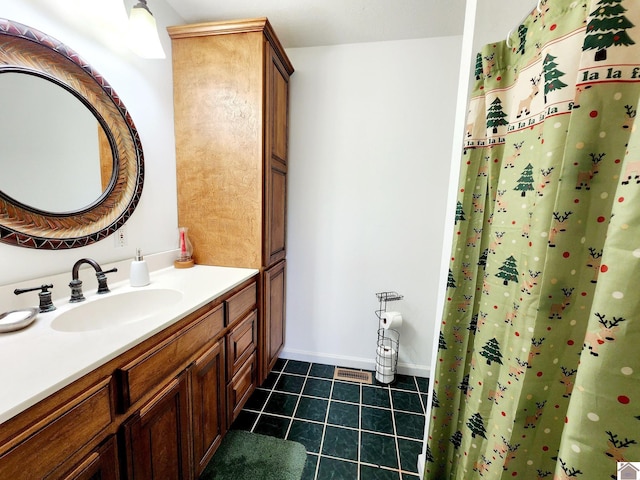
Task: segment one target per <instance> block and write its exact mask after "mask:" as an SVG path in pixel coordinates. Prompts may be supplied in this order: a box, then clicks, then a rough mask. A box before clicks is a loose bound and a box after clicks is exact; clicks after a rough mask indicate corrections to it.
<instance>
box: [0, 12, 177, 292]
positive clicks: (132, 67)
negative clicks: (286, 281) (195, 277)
mask: <svg viewBox="0 0 640 480" xmlns="http://www.w3.org/2000/svg"><path fill="white" fill-rule="evenodd" d="M109 3H110V2H109V1H108V0H102V1H101V2H99V3H96V4H95V5H94V6H92V7H88V6H87V2H86V1H83V0H65V1H64V2H52V1H50V0H3V1H2V8H1V9H0V16H2V17H4V18H8V19H10V20H13V21H17V22H20V23H23V24H26V25H28V26H30V27H33V28H36V29H38V30H41V31H43V32H45V33H47V34H49V35H51V36H53V37H54V38H56V39H58V40H60V41H62V42H64V43H65V44H66V45H68V46H69V47H71V48H72V49H74V50H75V51H76V52H78V53H79V54H80V56H82V57H83V58H84V59H85V60H86V61H87V62H88V63H89V64H90V65H92V66H93V67H94V68H95V69H96V70H97V71H98V72H99V73H100V74H102V75H103V76H104V77H105V78H106V79H107V81H108V82H109V83H110V84H111V86H112V87H113V88H114V90H115V91H116V92H117V94H118V95H119V96H120V97H121V98H122V100H123V102H124V104H125V105H126V107H127V109H128V110H129V113H130V114H131V117H132V118H133V121H134V123H135V125H136V128H137V129H138V132H139V133H140V137H141V140H142V147H143V150H144V160H145V172H146V176H145V183H144V189H143V193H142V199H141V201H140V203H139V204H138V208H137V209H136V211H135V212H134V214H133V216H132V217H131V218H130V220H129V221H128V222H127V224H126V231H127V236H128V245H127V247H125V248H119V249H117V248H115V242H114V241H113V239H112V238H111V237H110V238H107V239H105V240H103V241H101V242H98V243H96V244H94V245H91V246H88V247H82V248H78V249H73V250H65V251H55V252H52V251H38V250H33V249H26V248H20V247H15V246H12V245H7V244H0V265H1V268H0V285H6V284H10V283H15V282H18V281H21V280H27V279H30V278H37V277H42V276H45V275H49V274H55V273H61V272H66V271H68V272H71V267H72V266H73V263H74V262H75V261H76V260H78V259H79V258H82V257H92V258H94V259H96V260H97V261H98V262H100V263H108V262H111V261H117V260H121V259H125V258H130V257H132V256H133V255H134V253H135V248H136V247H141V248H142V249H143V252H145V253H147V254H149V253H156V252H161V251H166V250H170V249H173V248H175V247H176V246H177V202H176V185H175V182H176V180H175V145H174V134H173V91H172V88H173V87H172V77H171V45H170V40H169V37H168V35H167V33H166V30H165V27H166V26H167V25H176V24H182V23H184V22H183V20H182V19H181V18H180V17H179V16H178V15H177V14H176V13H175V12H174V11H173V10H172V9H171V8H170V7H169V6H168V5H167V4H166V3H165V2H163V1H159V0H158V1H155V2H153V7H152V11H153V13H154V15H155V18H156V21H157V23H158V27H159V31H160V36H161V40H162V42H163V46H164V49H165V52H166V54H167V58H166V59H165V60H144V59H141V58H139V57H137V56H135V55H134V54H133V53H131V52H130V51H129V50H128V48H127V47H126V45H125V38H124V35H122V31H121V30H118V29H119V28H120V27H119V26H118V25H115V24H114V23H113V22H112V23H109V22H107V21H106V20H107V19H106V17H105V13H104V11H101V10H100V9H101V8H104V7H105V6H106V5H108V4H109ZM69 275H70V274H69ZM65 287H66V286H60V288H65ZM56 288H58V286H56Z"/></svg>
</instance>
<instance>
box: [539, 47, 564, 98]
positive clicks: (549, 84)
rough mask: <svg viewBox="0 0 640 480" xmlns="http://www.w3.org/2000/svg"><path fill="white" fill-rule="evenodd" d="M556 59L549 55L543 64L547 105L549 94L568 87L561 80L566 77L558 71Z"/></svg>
mask: <svg viewBox="0 0 640 480" xmlns="http://www.w3.org/2000/svg"><path fill="white" fill-rule="evenodd" d="M555 59H556V57H554V56H553V55H549V54H548V53H547V56H546V57H544V61H543V62H542V73H543V74H544V103H547V93H549V92H553V91H554V90H560V89H561V88H563V87H566V86H567V84H566V83H563V82H562V81H561V80H560V77H563V76H564V72H561V71H560V70H558V68H557V67H558V64H557V63H556V62H554V60H555Z"/></svg>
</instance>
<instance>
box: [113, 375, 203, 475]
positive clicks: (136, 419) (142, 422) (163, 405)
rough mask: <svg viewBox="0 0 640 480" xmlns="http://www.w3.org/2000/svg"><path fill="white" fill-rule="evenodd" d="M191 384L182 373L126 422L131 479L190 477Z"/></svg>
mask: <svg viewBox="0 0 640 480" xmlns="http://www.w3.org/2000/svg"><path fill="white" fill-rule="evenodd" d="M188 398H189V393H188V384H187V376H186V372H183V373H181V374H180V375H178V376H177V377H176V378H175V379H173V380H172V381H171V382H169V384H168V385H166V386H165V387H164V388H163V389H162V390H161V391H160V392H159V393H158V394H156V396H154V397H153V398H152V399H151V400H149V401H148V402H147V403H146V404H144V405H143V406H142V407H141V408H140V410H139V411H138V412H136V413H135V414H134V415H133V416H132V417H131V418H130V419H129V420H128V421H127V422H126V423H125V424H124V426H123V430H124V443H125V452H126V453H125V456H126V471H127V478H128V479H129V480H147V479H148V480H165V479H176V480H177V479H180V480H182V479H185V480H188V479H191V478H193V474H192V473H191V459H190V458H189V440H190V438H191V425H190V422H189V407H188Z"/></svg>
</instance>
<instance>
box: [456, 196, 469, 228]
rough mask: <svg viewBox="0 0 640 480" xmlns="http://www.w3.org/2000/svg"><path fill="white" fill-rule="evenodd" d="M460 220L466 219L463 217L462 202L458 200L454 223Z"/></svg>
mask: <svg viewBox="0 0 640 480" xmlns="http://www.w3.org/2000/svg"><path fill="white" fill-rule="evenodd" d="M462 220H466V218H464V210H463V207H462V203H461V202H460V201H458V203H456V219H455V224H456V225H457V224H458V222H459V221H462Z"/></svg>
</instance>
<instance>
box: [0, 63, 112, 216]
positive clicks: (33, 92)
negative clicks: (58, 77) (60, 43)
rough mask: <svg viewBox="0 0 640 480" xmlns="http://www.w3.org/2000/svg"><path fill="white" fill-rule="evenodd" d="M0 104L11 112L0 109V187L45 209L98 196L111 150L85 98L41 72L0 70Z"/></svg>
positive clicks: (70, 206)
mask: <svg viewBox="0 0 640 480" xmlns="http://www.w3.org/2000/svg"><path fill="white" fill-rule="evenodd" d="M0 108H1V109H2V111H3V112H12V114H11V115H0V145H2V150H3V153H2V156H1V157H0V169H1V171H2V175H1V176H0V191H2V192H3V193H4V194H5V195H7V196H8V197H10V198H12V199H14V200H15V201H19V202H21V203H23V204H25V205H27V206H29V207H33V208H35V209H38V210H41V211H44V212H49V213H65V212H76V211H80V210H84V209H86V208H88V207H89V206H90V205H92V204H93V203H95V202H97V201H98V199H99V198H100V196H101V195H102V194H103V193H104V192H105V191H106V190H107V188H108V187H109V183H110V182H111V175H112V173H113V154H112V147H111V145H109V142H108V137H107V135H106V133H105V132H104V130H103V128H102V126H101V125H100V122H99V121H98V119H96V117H95V116H94V115H93V112H92V111H91V110H90V109H89V108H88V107H87V106H86V105H85V104H83V103H82V102H81V101H80V100H79V99H78V98H76V97H75V95H73V94H72V93H71V92H69V91H67V90H66V89H65V88H62V87H61V86H59V85H57V84H55V83H53V82H50V81H49V80H47V79H46V78H42V77H37V76H35V75H25V74H23V73H20V72H11V71H3V72H2V73H0ZM101 147H102V148H101Z"/></svg>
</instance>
